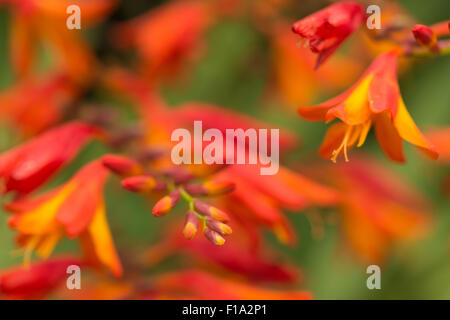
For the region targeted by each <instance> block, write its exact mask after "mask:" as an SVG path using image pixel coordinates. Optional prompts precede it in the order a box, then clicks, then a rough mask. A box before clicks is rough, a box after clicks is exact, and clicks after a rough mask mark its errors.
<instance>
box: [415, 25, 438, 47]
mask: <svg viewBox="0 0 450 320" xmlns="http://www.w3.org/2000/svg"><path fill="white" fill-rule="evenodd" d="M411 32H412V33H413V35H414V38H415V39H416V41H417V43H418V44H420V45H421V46H423V47H427V48H432V47H434V46H436V43H437V37H436V35H435V34H434V32H433V30H432V29H431V28H430V27H428V26H425V25H423V24H416V25H415V26H414V28H412V30H411Z"/></svg>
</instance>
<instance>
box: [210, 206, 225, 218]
mask: <svg viewBox="0 0 450 320" xmlns="http://www.w3.org/2000/svg"><path fill="white" fill-rule="evenodd" d="M210 212H211V217H212V218H214V219H215V220H217V221H220V222H228V221H229V220H230V218H229V217H228V215H227V214H226V213H225V212H223V211H222V210H219V209H217V208H215V207H211V209H210Z"/></svg>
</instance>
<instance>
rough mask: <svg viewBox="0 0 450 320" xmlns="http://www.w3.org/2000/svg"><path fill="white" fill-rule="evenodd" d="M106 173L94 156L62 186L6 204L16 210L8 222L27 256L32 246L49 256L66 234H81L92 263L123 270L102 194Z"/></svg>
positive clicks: (89, 260) (117, 270)
mask: <svg viewBox="0 0 450 320" xmlns="http://www.w3.org/2000/svg"><path fill="white" fill-rule="evenodd" d="M107 175H108V171H107V170H106V169H105V168H104V167H103V164H102V162H101V160H95V161H92V162H90V163H88V164H87V165H85V166H84V167H83V168H82V169H80V170H79V171H78V172H77V173H76V174H75V175H74V176H73V177H72V178H71V179H70V180H69V181H68V182H66V183H65V184H63V185H62V186H60V187H58V188H56V189H54V190H52V191H50V192H47V193H44V194H42V195H39V196H37V197H34V198H22V199H18V200H16V201H13V202H11V203H9V204H7V205H6V206H5V208H6V209H7V210H8V211H10V212H13V213H14V214H13V215H12V216H11V218H10V219H9V226H10V227H11V228H13V229H14V230H16V231H18V232H19V234H20V236H19V238H18V243H19V245H20V246H21V247H23V248H24V251H25V259H29V256H30V254H31V252H32V251H33V250H36V252H37V254H38V255H39V256H41V257H43V258H46V257H48V256H49V255H50V254H51V253H52V251H53V249H54V247H55V246H56V244H57V243H58V241H59V240H60V239H61V238H62V237H63V236H64V235H67V237H69V238H75V237H80V240H81V244H82V246H83V249H84V251H85V253H86V258H87V261H88V262H89V263H95V264H97V263H101V264H103V265H105V266H107V267H108V268H109V269H110V270H111V271H112V273H113V274H114V275H116V276H120V275H121V274H122V267H121V264H120V261H119V258H118V256H117V253H116V249H115V247H114V243H113V240H112V236H111V233H110V231H109V227H108V222H107V220H106V212H105V203H104V200H103V194H102V191H103V187H104V184H105V180H106V178H107ZM26 261H27V260H26Z"/></svg>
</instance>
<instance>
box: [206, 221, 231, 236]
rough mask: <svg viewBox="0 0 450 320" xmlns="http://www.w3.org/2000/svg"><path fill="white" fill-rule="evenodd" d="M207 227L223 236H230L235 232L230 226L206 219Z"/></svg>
mask: <svg viewBox="0 0 450 320" xmlns="http://www.w3.org/2000/svg"><path fill="white" fill-rule="evenodd" d="M206 225H207V226H208V228H210V229H211V230H214V231H216V232H218V233H220V234H221V235H223V236H229V235H230V234H231V233H232V232H233V230H231V228H230V226H229V225H227V224H225V223H222V222H219V221H217V220H215V219H212V218H206Z"/></svg>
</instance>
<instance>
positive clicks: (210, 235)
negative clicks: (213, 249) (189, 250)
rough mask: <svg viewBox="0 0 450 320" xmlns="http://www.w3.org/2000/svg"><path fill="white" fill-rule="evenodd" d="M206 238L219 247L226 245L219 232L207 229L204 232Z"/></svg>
mask: <svg viewBox="0 0 450 320" xmlns="http://www.w3.org/2000/svg"><path fill="white" fill-rule="evenodd" d="M203 234H204V235H205V237H206V238H207V239H208V240H209V241H211V242H212V243H214V244H215V245H217V246H223V245H224V244H225V238H224V237H222V236H221V235H220V234H219V233H218V232H216V231H214V230H211V229H209V228H205V229H204V230H203Z"/></svg>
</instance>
